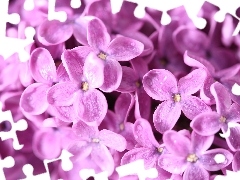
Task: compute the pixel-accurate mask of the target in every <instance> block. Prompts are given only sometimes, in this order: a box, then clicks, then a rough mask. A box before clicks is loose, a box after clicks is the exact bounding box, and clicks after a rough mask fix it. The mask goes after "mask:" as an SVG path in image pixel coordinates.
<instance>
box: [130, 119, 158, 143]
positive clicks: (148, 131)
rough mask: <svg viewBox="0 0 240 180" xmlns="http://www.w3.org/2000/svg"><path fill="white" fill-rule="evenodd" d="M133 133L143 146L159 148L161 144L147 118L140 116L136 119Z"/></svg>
mask: <svg viewBox="0 0 240 180" xmlns="http://www.w3.org/2000/svg"><path fill="white" fill-rule="evenodd" d="M133 134H134V137H135V139H136V141H137V142H138V143H139V144H140V145H141V146H143V147H148V148H152V147H153V146H155V147H157V148H158V147H159V146H160V145H159V143H158V142H157V141H156V139H155V137H154V135H153V130H152V128H151V125H150V124H149V122H148V121H147V120H145V119H142V118H139V119H137V120H136V121H135V123H134V126H133Z"/></svg>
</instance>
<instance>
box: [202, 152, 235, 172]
mask: <svg viewBox="0 0 240 180" xmlns="http://www.w3.org/2000/svg"><path fill="white" fill-rule="evenodd" d="M216 155H220V156H224V158H225V159H224V160H223V161H222V162H220V161H218V160H217V158H216ZM215 159H216V160H217V161H216V160H215ZM219 159H220V158H219ZM221 159H222V158H221ZM232 160H233V155H232V154H231V153H230V152H229V151H228V150H226V149H220V148H219V149H212V150H209V151H206V152H205V153H204V154H202V156H201V157H200V159H199V161H200V162H201V164H202V166H203V167H204V168H205V169H206V170H208V171H218V170H220V169H222V168H224V167H226V166H228V165H229V164H230V163H231V162H232Z"/></svg>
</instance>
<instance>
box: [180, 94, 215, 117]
mask: <svg viewBox="0 0 240 180" xmlns="http://www.w3.org/2000/svg"><path fill="white" fill-rule="evenodd" d="M180 103H181V106H182V111H183V113H184V114H185V116H186V117H187V118H188V119H190V120H192V119H193V118H194V117H196V116H197V115H198V114H200V113H203V112H211V111H212V110H211V108H210V107H209V106H208V105H206V104H205V103H204V102H203V101H202V100H201V99H199V98H198V97H195V96H188V97H185V98H184V100H182V101H180Z"/></svg>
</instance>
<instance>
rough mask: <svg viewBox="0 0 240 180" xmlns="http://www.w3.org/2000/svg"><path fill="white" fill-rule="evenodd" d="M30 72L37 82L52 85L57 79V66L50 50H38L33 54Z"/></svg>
mask: <svg viewBox="0 0 240 180" xmlns="http://www.w3.org/2000/svg"><path fill="white" fill-rule="evenodd" d="M29 66H30V72H31V74H32V76H33V78H34V79H35V80H36V81H37V82H42V83H52V82H53V81H54V80H55V79H56V77H57V74H56V66H55V64H54V61H53V58H52V56H51V54H50V53H49V52H48V50H46V49H44V48H37V49H35V50H34V51H33V52H32V53H31V57H30V61H29Z"/></svg>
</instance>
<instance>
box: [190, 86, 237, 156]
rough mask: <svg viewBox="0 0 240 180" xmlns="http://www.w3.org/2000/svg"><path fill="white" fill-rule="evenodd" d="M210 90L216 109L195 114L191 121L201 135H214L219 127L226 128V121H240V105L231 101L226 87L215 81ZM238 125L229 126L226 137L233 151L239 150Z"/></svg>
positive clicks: (225, 129)
mask: <svg viewBox="0 0 240 180" xmlns="http://www.w3.org/2000/svg"><path fill="white" fill-rule="evenodd" d="M211 92H212V94H213V96H214V98H215V101H216V111H217V112H215V111H213V112H206V113H202V114H199V115H198V116H196V117H195V118H194V119H193V121H192V122H191V127H192V128H193V130H194V131H195V132H196V133H198V134H200V135H202V136H209V135H214V134H215V133H217V132H218V131H219V130H220V129H221V130H222V131H223V132H226V131H227V130H228V128H229V127H228V123H237V122H240V106H239V105H238V104H236V103H233V104H232V102H231V97H230V94H229V92H228V91H227V89H226V88H225V87H224V86H223V85H222V84H220V83H218V82H215V83H214V84H213V85H212V86H211ZM239 130H240V129H239V127H231V128H230V136H229V137H228V138H226V140H227V143H228V146H229V148H230V149H232V150H233V151H236V150H240V140H239V138H238V137H239V136H240V134H239Z"/></svg>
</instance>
